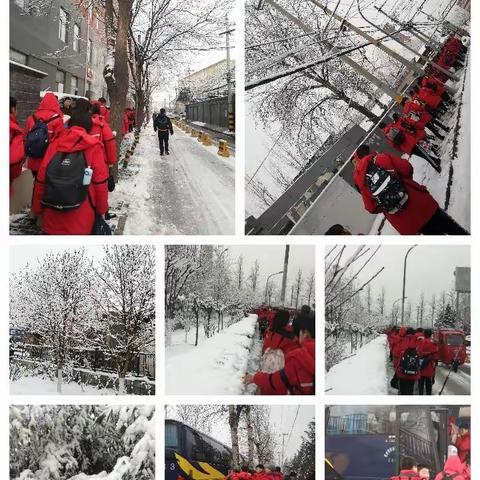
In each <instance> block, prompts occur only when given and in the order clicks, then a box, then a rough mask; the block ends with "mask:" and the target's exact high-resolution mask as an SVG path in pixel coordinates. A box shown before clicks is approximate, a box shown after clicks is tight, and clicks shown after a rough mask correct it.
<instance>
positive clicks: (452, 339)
mask: <svg viewBox="0 0 480 480" xmlns="http://www.w3.org/2000/svg"><path fill="white" fill-rule="evenodd" d="M463 343H464V341H463V336H462V335H459V334H456V333H454V334H451V335H448V336H447V345H450V346H452V347H459V346H460V345H463Z"/></svg>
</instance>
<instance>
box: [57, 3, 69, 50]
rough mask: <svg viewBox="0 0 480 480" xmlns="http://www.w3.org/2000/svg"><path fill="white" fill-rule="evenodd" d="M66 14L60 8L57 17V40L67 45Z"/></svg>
mask: <svg viewBox="0 0 480 480" xmlns="http://www.w3.org/2000/svg"><path fill="white" fill-rule="evenodd" d="M67 32H68V13H67V11H66V10H65V9H63V8H62V7H60V14H59V15H58V38H59V39H60V40H61V41H62V42H65V43H67V41H68V34H67Z"/></svg>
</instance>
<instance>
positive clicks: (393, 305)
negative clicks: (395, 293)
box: [392, 297, 407, 325]
mask: <svg viewBox="0 0 480 480" xmlns="http://www.w3.org/2000/svg"><path fill="white" fill-rule="evenodd" d="M405 298H407V297H405ZM402 299H403V298H402V297H400V298H397V299H396V300H395V301H394V302H393V304H392V320H394V318H393V311H394V308H395V304H396V303H397V302H399V301H400V300H402ZM396 324H397V317H396V316H395V325H396Z"/></svg>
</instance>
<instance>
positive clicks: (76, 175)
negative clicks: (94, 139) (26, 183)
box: [42, 151, 88, 211]
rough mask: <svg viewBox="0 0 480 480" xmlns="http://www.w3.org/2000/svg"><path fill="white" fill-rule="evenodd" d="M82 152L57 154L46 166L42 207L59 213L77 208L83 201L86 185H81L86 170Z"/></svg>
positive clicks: (86, 189)
mask: <svg viewBox="0 0 480 480" xmlns="http://www.w3.org/2000/svg"><path fill="white" fill-rule="evenodd" d="M87 166H88V165H87V161H86V160H85V155H84V154H83V152H81V151H80V152H72V153H65V152H57V153H56V154H55V155H54V156H53V158H52V159H51V160H50V163H49V164H48V166H47V171H46V173H45V182H44V183H45V190H44V192H43V197H42V205H43V206H45V207H49V208H53V209H55V210H59V211H69V210H73V209H75V208H78V207H79V206H80V205H81V204H82V203H83V201H84V200H85V198H86V196H87V192H88V185H83V177H84V175H85V169H86V168H87Z"/></svg>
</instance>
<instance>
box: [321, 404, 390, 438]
mask: <svg viewBox="0 0 480 480" xmlns="http://www.w3.org/2000/svg"><path fill="white" fill-rule="evenodd" d="M393 433H395V409H394V407H390V406H386V405H369V406H363V405H335V406H331V407H330V415H329V418H328V425H327V434H328V435H365V434H371V435H378V434H388V435H390V434H393Z"/></svg>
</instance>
